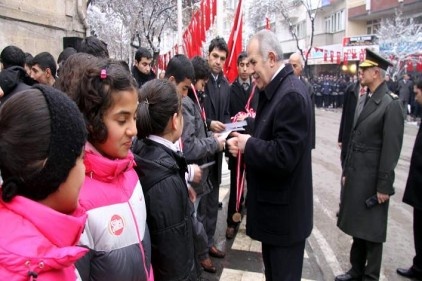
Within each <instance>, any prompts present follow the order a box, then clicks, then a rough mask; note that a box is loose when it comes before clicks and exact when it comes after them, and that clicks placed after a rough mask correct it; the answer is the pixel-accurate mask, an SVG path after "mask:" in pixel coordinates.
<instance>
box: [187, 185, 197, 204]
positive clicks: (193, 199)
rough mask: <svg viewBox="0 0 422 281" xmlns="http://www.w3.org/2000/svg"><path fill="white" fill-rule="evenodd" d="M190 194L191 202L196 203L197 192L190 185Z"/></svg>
mask: <svg viewBox="0 0 422 281" xmlns="http://www.w3.org/2000/svg"><path fill="white" fill-rule="evenodd" d="M188 194H189V199H190V201H192V203H193V202H195V201H196V192H195V190H194V189H193V187H192V186H190V185H189V186H188Z"/></svg>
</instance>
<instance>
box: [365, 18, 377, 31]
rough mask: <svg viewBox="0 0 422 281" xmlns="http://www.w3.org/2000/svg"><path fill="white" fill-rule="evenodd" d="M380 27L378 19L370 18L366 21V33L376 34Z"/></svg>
mask: <svg viewBox="0 0 422 281" xmlns="http://www.w3.org/2000/svg"><path fill="white" fill-rule="evenodd" d="M379 28H380V20H370V21H367V22H366V34H376V33H377V32H378V29H379Z"/></svg>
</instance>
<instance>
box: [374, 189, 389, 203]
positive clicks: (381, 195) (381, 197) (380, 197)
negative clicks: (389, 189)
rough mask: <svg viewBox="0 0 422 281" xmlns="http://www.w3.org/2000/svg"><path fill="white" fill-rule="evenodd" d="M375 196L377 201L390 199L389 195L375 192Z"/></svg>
mask: <svg viewBox="0 0 422 281" xmlns="http://www.w3.org/2000/svg"><path fill="white" fill-rule="evenodd" d="M377 198H378V203H380V204H382V203H384V202H386V201H388V199H390V195H388V194H384V193H379V192H377Z"/></svg>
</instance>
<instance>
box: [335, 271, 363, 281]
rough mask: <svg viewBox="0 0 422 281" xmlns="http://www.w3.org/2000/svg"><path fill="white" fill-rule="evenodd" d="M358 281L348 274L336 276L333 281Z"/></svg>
mask: <svg viewBox="0 0 422 281" xmlns="http://www.w3.org/2000/svg"><path fill="white" fill-rule="evenodd" d="M352 280H358V278H355V277H352V275H350V274H349V273H344V274H341V275H337V276H336V279H335V281H352Z"/></svg>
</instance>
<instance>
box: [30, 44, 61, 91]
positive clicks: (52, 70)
mask: <svg viewBox="0 0 422 281" xmlns="http://www.w3.org/2000/svg"><path fill="white" fill-rule="evenodd" d="M56 70H57V65H56V61H55V59H54V57H53V56H52V55H51V54H50V53H48V52H42V53H39V54H38V55H36V56H35V57H34V58H33V59H32V61H31V78H32V79H34V80H36V81H37V82H38V83H40V84H44V85H49V86H53V84H54V82H55V81H56Z"/></svg>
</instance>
